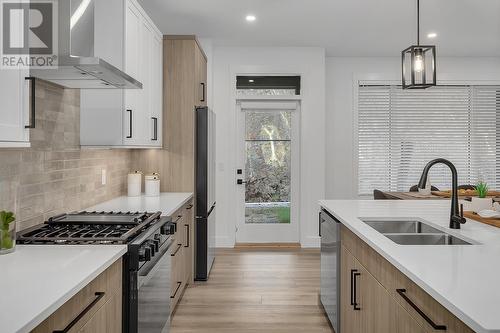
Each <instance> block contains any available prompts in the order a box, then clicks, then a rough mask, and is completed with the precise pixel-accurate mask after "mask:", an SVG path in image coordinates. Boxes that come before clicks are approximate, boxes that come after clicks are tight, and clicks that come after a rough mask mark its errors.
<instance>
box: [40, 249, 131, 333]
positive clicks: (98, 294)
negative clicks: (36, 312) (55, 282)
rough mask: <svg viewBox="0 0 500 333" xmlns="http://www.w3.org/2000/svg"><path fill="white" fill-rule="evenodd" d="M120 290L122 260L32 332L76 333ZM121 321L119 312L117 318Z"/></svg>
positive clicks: (119, 292)
mask: <svg viewBox="0 0 500 333" xmlns="http://www.w3.org/2000/svg"><path fill="white" fill-rule="evenodd" d="M121 290H122V259H121V258H120V259H119V260H117V261H116V262H115V263H114V264H113V265H111V266H110V267H109V268H108V269H107V270H105V271H104V272H102V273H101V274H100V275H99V276H98V277H96V278H95V279H94V280H93V281H92V282H90V283H89V284H88V285H87V286H85V287H84V288H83V289H82V290H80V291H79V292H78V293H77V294H76V295H75V296H73V297H72V298H71V299H70V300H68V301H67V302H66V303H64V304H63V305H62V306H61V307H60V308H59V309H57V310H56V311H55V312H54V313H53V314H52V315H50V316H49V317H48V318H47V319H46V320H45V321H44V322H42V323H41V324H40V325H39V326H38V327H36V328H35V329H34V330H33V331H32V332H36V333H47V332H54V331H64V330H65V329H66V330H67V331H68V332H78V331H79V330H80V329H81V328H82V326H83V325H84V324H85V323H86V322H88V321H89V320H90V318H92V317H93V316H94V315H95V314H96V313H97V311H98V310H99V309H100V308H101V307H102V306H103V305H104V304H106V303H107V302H108V301H109V300H110V299H111V298H112V297H113V296H114V295H116V294H119V295H120V303H121ZM118 319H119V320H120V321H121V312H120V316H119V318H118Z"/></svg>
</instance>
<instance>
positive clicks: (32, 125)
mask: <svg viewBox="0 0 500 333" xmlns="http://www.w3.org/2000/svg"><path fill="white" fill-rule="evenodd" d="M24 79H25V80H28V81H31V86H30V88H31V93H30V94H31V110H30V111H31V120H30V122H29V124H28V125H26V126H24V128H35V112H36V111H35V110H36V98H35V90H36V89H35V88H36V87H35V80H36V79H35V78H34V77H32V76H28V77H25V78H24Z"/></svg>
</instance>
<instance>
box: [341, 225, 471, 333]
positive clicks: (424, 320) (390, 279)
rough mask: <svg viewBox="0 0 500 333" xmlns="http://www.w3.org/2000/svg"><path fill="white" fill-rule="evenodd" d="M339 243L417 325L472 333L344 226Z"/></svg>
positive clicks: (438, 329)
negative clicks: (444, 327)
mask: <svg viewBox="0 0 500 333" xmlns="http://www.w3.org/2000/svg"><path fill="white" fill-rule="evenodd" d="M341 240H342V245H344V246H345V247H346V248H347V249H348V250H349V251H350V252H351V253H352V254H353V255H354V256H355V257H356V259H358V261H359V262H360V263H361V264H362V265H363V266H365V267H366V268H367V270H368V271H369V272H370V273H371V274H372V275H373V276H374V277H375V278H376V279H377V280H378V281H379V282H380V284H381V285H383V286H384V287H385V288H386V289H387V291H388V292H389V293H390V294H391V295H392V297H393V298H394V299H395V300H396V302H397V303H398V304H399V305H400V306H401V307H403V308H404V309H405V310H406V311H407V312H408V313H409V314H410V315H411V316H412V317H413V318H414V319H415V320H416V321H417V322H418V323H419V325H420V326H422V327H423V328H425V329H426V330H428V331H430V332H434V331H436V332H437V331H440V330H441V329H442V328H443V327H442V326H446V332H460V333H461V332H473V330H471V329H470V328H469V327H468V326H467V325H465V324H464V323H463V322H462V321H461V320H460V319H458V318H457V317H455V316H454V315H453V314H452V313H451V312H450V311H448V310H447V309H446V308H445V307H443V306H442V305H441V304H440V303H439V302H437V301H436V300H435V299H434V298H432V296H430V295H429V294H427V293H426V292H425V291H424V290H423V289H422V288H420V287H419V286H418V285H416V284H415V283H414V282H413V281H411V280H410V279H409V278H408V277H407V276H406V275H404V274H403V273H401V272H400V271H399V270H398V269H397V268H396V267H394V266H393V265H392V264H391V263H389V262H388V261H387V260H386V259H385V258H383V257H382V256H381V255H380V254H378V253H377V252H376V251H375V250H373V249H372V248H371V247H370V246H369V245H368V244H366V243H365V242H364V241H363V240H361V239H360V238H359V237H358V236H356V235H355V234H354V233H352V232H351V231H350V230H349V229H347V228H346V227H344V226H342V229H341ZM403 290H404V291H403ZM436 328H437V329H436Z"/></svg>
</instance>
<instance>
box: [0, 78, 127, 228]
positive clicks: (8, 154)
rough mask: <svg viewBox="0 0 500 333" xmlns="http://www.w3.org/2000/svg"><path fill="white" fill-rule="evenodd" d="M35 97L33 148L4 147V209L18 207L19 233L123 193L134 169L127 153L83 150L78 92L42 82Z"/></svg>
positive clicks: (0, 192) (0, 162)
mask: <svg viewBox="0 0 500 333" xmlns="http://www.w3.org/2000/svg"><path fill="white" fill-rule="evenodd" d="M35 96H36V128H35V129H32V130H30V141H31V148H24V149H0V209H8V210H14V209H15V211H16V216H17V229H18V230H22V229H25V228H28V227H30V226H33V225H35V224H39V223H42V222H43V221H45V220H46V219H47V218H48V217H50V216H53V215H56V214H59V213H63V212H67V211H73V210H80V209H84V208H86V207H89V206H92V205H94V204H97V203H99V202H102V201H105V200H109V199H112V198H114V197H116V196H119V195H122V194H124V193H125V191H126V180H127V173H128V172H129V171H130V168H131V155H132V153H131V151H130V150H128V149H99V150H97V149H80V108H79V105H80V91H79V90H76V89H75V90H73V89H62V88H60V87H58V86H55V85H52V84H49V83H46V82H43V81H38V82H37V86H36V94H35ZM103 169H106V173H107V184H106V185H102V183H101V171H102V170H103ZM14 197H15V198H16V200H14Z"/></svg>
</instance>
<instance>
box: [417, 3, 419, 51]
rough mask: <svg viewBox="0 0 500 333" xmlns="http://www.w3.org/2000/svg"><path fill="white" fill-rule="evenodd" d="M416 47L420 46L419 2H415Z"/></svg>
mask: <svg viewBox="0 0 500 333" xmlns="http://www.w3.org/2000/svg"><path fill="white" fill-rule="evenodd" d="M417 45H420V0H417Z"/></svg>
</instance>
